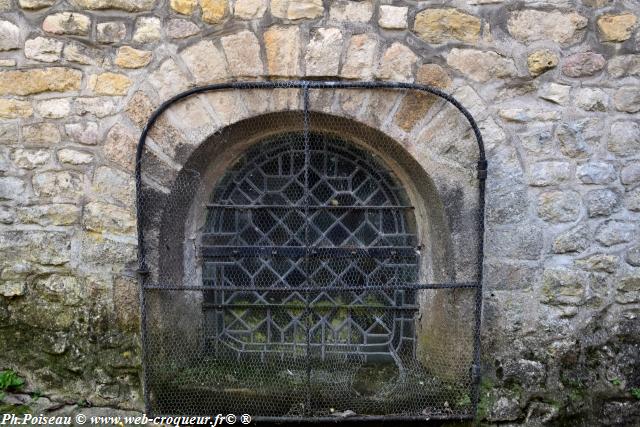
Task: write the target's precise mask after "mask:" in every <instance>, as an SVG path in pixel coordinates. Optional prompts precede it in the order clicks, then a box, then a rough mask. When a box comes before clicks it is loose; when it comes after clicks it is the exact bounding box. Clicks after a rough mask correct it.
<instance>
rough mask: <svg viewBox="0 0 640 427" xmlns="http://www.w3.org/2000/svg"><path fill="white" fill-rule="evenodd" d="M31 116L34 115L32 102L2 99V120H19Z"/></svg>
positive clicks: (0, 101)
mask: <svg viewBox="0 0 640 427" xmlns="http://www.w3.org/2000/svg"><path fill="white" fill-rule="evenodd" d="M31 115H33V108H31V103H30V102H28V101H20V100H18V99H4V98H2V99H0V118H3V119H17V118H19V117H30V116H31Z"/></svg>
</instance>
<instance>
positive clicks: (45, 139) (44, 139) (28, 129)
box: [22, 122, 60, 145]
mask: <svg viewBox="0 0 640 427" xmlns="http://www.w3.org/2000/svg"><path fill="white" fill-rule="evenodd" d="M22 140H23V142H24V143H25V144H28V145H52V144H56V143H58V142H60V131H59V130H58V127H57V126H56V125H55V124H53V123H48V122H43V123H33V124H30V125H25V126H23V127H22Z"/></svg>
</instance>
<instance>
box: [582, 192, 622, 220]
mask: <svg viewBox="0 0 640 427" xmlns="http://www.w3.org/2000/svg"><path fill="white" fill-rule="evenodd" d="M584 200H585V203H586V204H587V212H588V213H589V216H590V217H592V218H593V217H597V216H609V215H611V214H612V213H614V212H616V211H618V210H619V205H620V196H619V195H618V194H617V193H616V192H614V191H611V190H608V189H602V190H592V191H589V192H588V193H587V194H586V195H585V197H584Z"/></svg>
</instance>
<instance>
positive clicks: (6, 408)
mask: <svg viewBox="0 0 640 427" xmlns="http://www.w3.org/2000/svg"><path fill="white" fill-rule="evenodd" d="M0 413H1V414H14V415H19V416H21V415H25V414H30V413H31V408H30V407H29V406H28V405H2V404H0Z"/></svg>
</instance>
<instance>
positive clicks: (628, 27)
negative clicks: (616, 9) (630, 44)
mask: <svg viewBox="0 0 640 427" xmlns="http://www.w3.org/2000/svg"><path fill="white" fill-rule="evenodd" d="M637 22H638V18H637V17H636V16H635V15H634V14H633V13H622V14H619V15H612V14H605V15H602V16H600V17H599V18H598V21H597V24H598V32H599V33H600V40H602V41H604V42H623V41H625V40H628V39H629V38H630V37H631V33H632V32H633V29H634V28H635V26H636V23H637Z"/></svg>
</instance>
